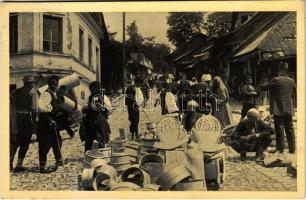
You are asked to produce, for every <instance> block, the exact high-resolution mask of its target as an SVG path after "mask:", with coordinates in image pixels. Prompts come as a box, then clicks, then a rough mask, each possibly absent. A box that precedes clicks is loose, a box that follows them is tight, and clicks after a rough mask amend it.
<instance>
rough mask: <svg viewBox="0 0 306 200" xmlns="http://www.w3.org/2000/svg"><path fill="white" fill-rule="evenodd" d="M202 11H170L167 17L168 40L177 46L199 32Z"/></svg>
mask: <svg viewBox="0 0 306 200" xmlns="http://www.w3.org/2000/svg"><path fill="white" fill-rule="evenodd" d="M203 14H204V13H202V12H171V13H170V15H169V16H168V18H167V24H168V25H169V29H168V31H167V37H168V39H169V41H170V42H171V43H172V44H173V45H174V46H176V47H177V48H179V47H180V46H182V45H184V44H185V43H186V42H189V41H190V40H191V39H192V38H193V37H194V36H195V35H196V34H198V33H201V26H202V20H203Z"/></svg>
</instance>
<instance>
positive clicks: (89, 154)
mask: <svg viewBox="0 0 306 200" xmlns="http://www.w3.org/2000/svg"><path fill="white" fill-rule="evenodd" d="M106 155H107V154H106V153H105V152H101V151H98V150H88V151H86V152H85V158H84V163H86V164H91V161H92V160H94V159H104V160H106V161H107V162H109V161H110V159H109V157H107V156H106Z"/></svg>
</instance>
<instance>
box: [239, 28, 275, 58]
mask: <svg viewBox="0 0 306 200" xmlns="http://www.w3.org/2000/svg"><path fill="white" fill-rule="evenodd" d="M272 28H273V27H271V28H269V29H268V30H267V31H265V32H263V33H262V34H261V35H260V36H259V37H256V39H255V40H254V41H253V42H251V43H250V44H248V45H247V46H245V47H244V48H242V49H241V50H240V51H239V52H237V53H236V54H235V55H234V57H237V56H241V55H243V54H247V53H249V52H252V51H254V50H255V49H256V48H257V47H258V46H259V45H260V43H261V42H262V41H263V40H264V39H265V38H266V37H267V35H268V34H269V32H270V31H271V30H272Z"/></svg>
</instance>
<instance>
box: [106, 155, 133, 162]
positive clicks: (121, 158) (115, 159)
mask: <svg viewBox="0 0 306 200" xmlns="http://www.w3.org/2000/svg"><path fill="white" fill-rule="evenodd" d="M130 161H131V158H130V156H129V155H128V154H126V153H113V154H112V156H111V163H125V162H130Z"/></svg>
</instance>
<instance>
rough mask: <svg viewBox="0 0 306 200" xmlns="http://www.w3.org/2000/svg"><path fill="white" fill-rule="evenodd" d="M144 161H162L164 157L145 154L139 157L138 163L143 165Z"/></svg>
mask: <svg viewBox="0 0 306 200" xmlns="http://www.w3.org/2000/svg"><path fill="white" fill-rule="evenodd" d="M146 163H164V159H163V158H162V157H161V156H160V155H157V154H147V155H144V156H143V157H142V158H141V160H140V165H144V164H146Z"/></svg>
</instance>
